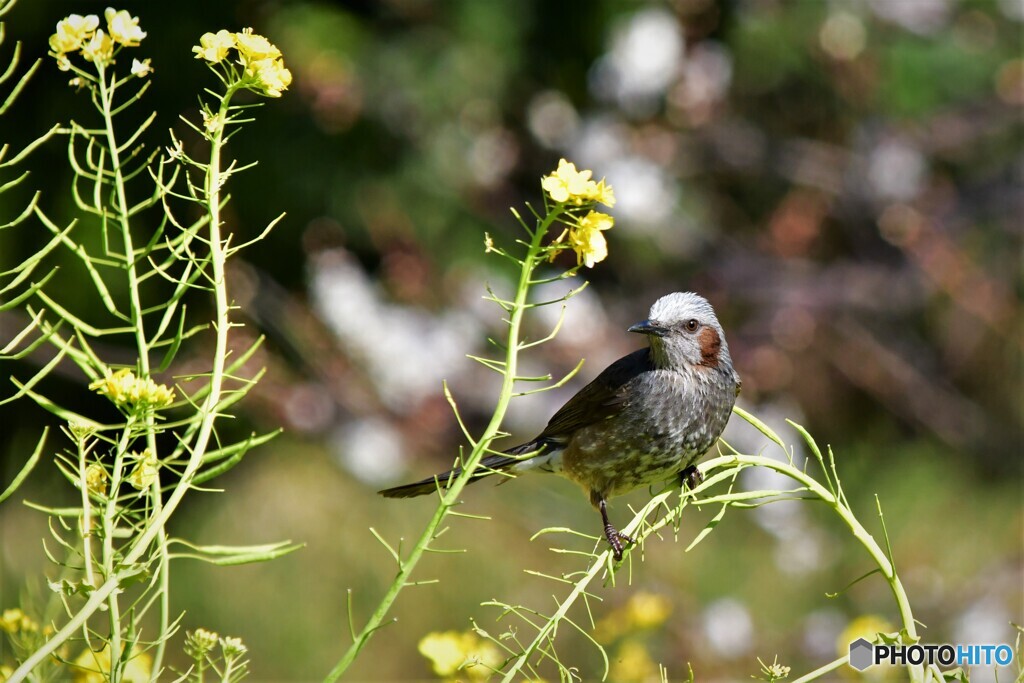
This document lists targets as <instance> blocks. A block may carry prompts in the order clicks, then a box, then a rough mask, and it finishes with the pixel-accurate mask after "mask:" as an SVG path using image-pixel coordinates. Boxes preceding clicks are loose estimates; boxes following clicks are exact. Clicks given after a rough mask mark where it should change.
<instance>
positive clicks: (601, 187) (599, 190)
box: [590, 178, 615, 209]
mask: <svg viewBox="0 0 1024 683" xmlns="http://www.w3.org/2000/svg"><path fill="white" fill-rule="evenodd" d="M590 199H593V200H594V201H595V202H600V203H602V204H604V205H605V206H607V207H608V208H609V209H610V208H612V207H614V206H615V190H613V189H612V186H611V185H609V184H607V183H606V182H605V181H604V178H601V180H600V181H598V182H597V183H596V184H595V185H594V191H593V193H592V194H591V195H590Z"/></svg>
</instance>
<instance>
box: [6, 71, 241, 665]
mask: <svg viewBox="0 0 1024 683" xmlns="http://www.w3.org/2000/svg"><path fill="white" fill-rule="evenodd" d="M235 90H237V88H234V87H233V88H229V89H228V91H227V92H226V93H225V94H224V98H223V100H222V101H221V106H220V114H221V116H222V120H226V119H227V113H228V107H229V102H230V100H231V96H232V95H233V94H234V92H235ZM223 135H224V130H223V127H221V129H220V130H218V131H217V132H216V133H214V134H213V135H212V139H211V141H210V165H209V167H208V169H207V173H206V185H205V187H206V190H207V195H206V201H207V211H208V212H209V216H210V221H209V229H210V263H211V266H212V269H213V289H214V302H215V304H216V311H215V317H214V332H215V334H216V339H215V345H214V348H215V351H214V358H213V368H212V370H211V372H210V386H209V391H208V393H207V395H206V399H205V400H204V401H203V404H202V406H201V407H200V420H201V422H200V426H199V431H198V434H197V436H196V441H195V444H194V446H193V448H192V451H191V455H190V457H189V461H188V464H187V465H186V466H185V471H184V472H183V473H182V475H181V478H180V479H179V480H178V482H177V484H175V487H174V490H173V491H171V494H170V495H169V496H168V498H167V502H166V503H165V504H164V506H163V509H162V510H160V512H159V513H155V514H154V515H153V517H152V518H151V519H150V522H149V524H147V526H146V529H145V530H144V531H143V532H142V534H141V535H140V536H138V537H137V539H136V540H135V542H134V543H133V544H132V545H131V546H130V547H129V548H128V551H127V552H126V554H125V556H124V558H123V559H122V561H121V566H124V567H131V565H133V564H134V563H136V562H138V561H139V560H140V559H141V558H142V557H143V555H145V554H146V552H147V551H148V550H149V547H150V545H151V544H152V543H153V541H154V540H155V539H156V538H157V537H159V536H161V534H163V533H164V528H165V526H166V524H167V520H168V519H170V517H171V515H173V514H174V511H175V510H177V508H178V505H179V504H180V503H181V501H182V499H183V498H184V497H185V494H186V493H188V491H189V489H190V488H191V486H192V480H193V479H194V478H195V475H196V472H197V471H198V470H199V467H200V466H201V465H202V464H203V458H204V457H205V455H206V448H207V446H208V445H209V442H210V438H211V436H212V434H213V424H214V421H215V420H216V418H217V405H218V404H219V403H220V401H221V389H222V386H223V383H224V368H225V366H226V364H227V341H228V331H229V329H230V320H229V312H230V309H229V307H228V295H227V285H226V281H225V278H224V273H225V261H226V259H227V254H226V250H225V248H224V243H223V238H222V236H221V231H220V228H221V223H220V206H221V197H220V191H221V187H222V186H223V178H221V159H220V155H221V151H222V148H223V145H224V138H223ZM120 450H121V449H120V448H119V452H120ZM120 578H121V577H120V575H119V574H118V573H117V572H115V574H114V575H113V576H107V577H106V578H105V581H104V582H103V584H102V585H101V586H99V587H98V588H97V589H96V590H95V591H93V592H92V594H91V595H90V596H89V599H88V600H86V602H85V604H84V605H83V606H82V608H81V609H80V610H78V612H76V613H75V615H74V616H72V617H71V619H70V620H69V621H68V622H67V623H66V624H64V626H63V627H62V628H61V629H60V630H59V631H57V633H55V634H54V635H53V636H52V637H51V638H50V639H49V640H48V641H46V643H44V644H43V646H42V647H40V648H39V649H38V650H36V651H35V652H33V653H32V654H31V655H30V656H29V657H28V658H27V659H26V660H25V661H24V662H23V663H22V665H21V666H19V667H18V668H17V670H15V671H14V673H13V674H11V676H10V678H8V681H9V682H10V683H19V682H20V681H23V680H25V677H26V676H27V675H28V674H29V673H31V672H32V670H33V669H34V668H35V667H36V666H38V665H39V664H40V663H42V662H43V661H45V660H46V658H47V657H49V656H50V655H51V654H52V653H53V652H54V651H55V650H56V649H57V648H58V647H60V646H61V644H63V643H64V642H65V641H66V640H67V639H68V638H70V637H71V636H72V635H74V634H75V632H76V631H77V630H78V629H79V628H80V627H81V626H82V625H83V624H84V623H85V622H86V621H87V620H88V619H89V617H91V616H92V615H93V614H94V613H95V612H96V610H97V609H99V608H100V606H101V605H102V604H103V603H104V602H105V601H106V600H107V599H108V598H109V597H110V596H111V595H113V594H114V593H115V592H116V590H117V588H118V585H119V583H120ZM116 632H117V629H115V633H116Z"/></svg>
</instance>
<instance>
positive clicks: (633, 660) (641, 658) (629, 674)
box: [608, 639, 658, 681]
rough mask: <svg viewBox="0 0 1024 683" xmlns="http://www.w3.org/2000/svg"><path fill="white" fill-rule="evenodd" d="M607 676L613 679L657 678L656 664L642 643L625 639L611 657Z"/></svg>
mask: <svg viewBox="0 0 1024 683" xmlns="http://www.w3.org/2000/svg"><path fill="white" fill-rule="evenodd" d="M608 677H609V678H610V679H611V680H613V681H647V680H657V679H658V665H657V664H655V663H654V660H653V659H651V655H650V654H648V652H647V648H645V647H644V646H643V644H641V643H639V642H637V641H636V640H633V639H627V640H624V641H623V642H622V644H621V645H619V647H618V649H617V650H616V652H615V655H614V656H613V657H612V661H611V667H610V670H609V672H608Z"/></svg>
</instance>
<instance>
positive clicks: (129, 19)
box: [103, 7, 146, 47]
mask: <svg viewBox="0 0 1024 683" xmlns="http://www.w3.org/2000/svg"><path fill="white" fill-rule="evenodd" d="M103 16H104V18H106V20H107V31H108V32H109V33H110V37H111V38H112V39H113V41H114V42H115V43H120V44H121V45H125V46H127V47H135V46H136V45H138V44H139V43H140V42H141V41H142V39H143V38H145V37H146V32H145V31H143V30H142V29H141V28H139V18H138V17H133V16H132V15H130V14H129V13H128V10H115V9H114V8H113V7H108V8H107V9H106V11H105V12H104V13H103Z"/></svg>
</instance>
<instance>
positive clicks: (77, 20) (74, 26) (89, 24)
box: [50, 14, 100, 55]
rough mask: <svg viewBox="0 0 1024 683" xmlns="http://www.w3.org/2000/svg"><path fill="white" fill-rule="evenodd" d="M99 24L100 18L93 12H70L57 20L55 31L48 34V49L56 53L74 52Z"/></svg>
mask: <svg viewBox="0 0 1024 683" xmlns="http://www.w3.org/2000/svg"><path fill="white" fill-rule="evenodd" d="M99 25H100V18H99V17H98V16H96V15H95V14H87V15H85V16H84V17H83V16H82V15H80V14H71V15H69V16H68V17H67V18H65V19H61V20H60V21H58V22H57V32H56V33H54V34H53V35H52V36H50V49H51V50H53V51H54V52H55V53H56V54H58V55H62V54H64V53H65V52H74V51H75V50H77V49H78V48H80V47H82V43H84V42H85V41H86V40H88V39H89V38H90V37H91V36H92V32H93V31H95V30H96V28H97V27H98V26H99Z"/></svg>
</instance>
